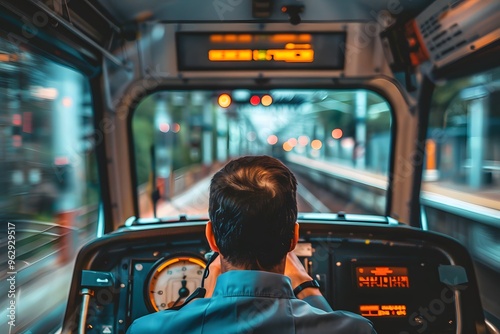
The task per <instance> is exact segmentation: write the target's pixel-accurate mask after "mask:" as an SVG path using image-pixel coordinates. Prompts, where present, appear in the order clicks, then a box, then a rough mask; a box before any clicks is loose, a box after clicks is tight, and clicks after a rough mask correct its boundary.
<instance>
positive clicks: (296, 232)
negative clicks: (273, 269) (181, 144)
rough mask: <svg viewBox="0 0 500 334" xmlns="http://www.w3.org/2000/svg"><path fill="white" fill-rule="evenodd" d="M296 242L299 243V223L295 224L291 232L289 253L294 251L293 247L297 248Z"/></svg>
mask: <svg viewBox="0 0 500 334" xmlns="http://www.w3.org/2000/svg"><path fill="white" fill-rule="evenodd" d="M297 242H299V223H295V228H294V230H293V238H292V242H291V243H290V250H289V252H291V251H293V250H294V249H295V246H297Z"/></svg>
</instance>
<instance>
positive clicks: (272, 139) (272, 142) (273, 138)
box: [267, 135, 278, 145]
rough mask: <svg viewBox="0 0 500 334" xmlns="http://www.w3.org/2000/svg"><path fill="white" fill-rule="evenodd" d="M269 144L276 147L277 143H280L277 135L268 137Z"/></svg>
mask: <svg viewBox="0 0 500 334" xmlns="http://www.w3.org/2000/svg"><path fill="white" fill-rule="evenodd" d="M267 143H268V144H269V145H276V143H278V137H277V136H276V135H270V136H269V137H267Z"/></svg>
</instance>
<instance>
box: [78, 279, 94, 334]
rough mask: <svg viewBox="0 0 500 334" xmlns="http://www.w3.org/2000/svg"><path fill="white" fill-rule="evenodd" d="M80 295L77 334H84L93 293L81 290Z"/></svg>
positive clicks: (88, 290)
mask: <svg viewBox="0 0 500 334" xmlns="http://www.w3.org/2000/svg"><path fill="white" fill-rule="evenodd" d="M80 295H82V296H83V297H82V312H81V313H80V322H79V323H78V334H85V325H86V323H87V313H88V308H89V302H90V297H91V296H93V295H94V291H92V290H90V289H87V288H83V289H82V291H80Z"/></svg>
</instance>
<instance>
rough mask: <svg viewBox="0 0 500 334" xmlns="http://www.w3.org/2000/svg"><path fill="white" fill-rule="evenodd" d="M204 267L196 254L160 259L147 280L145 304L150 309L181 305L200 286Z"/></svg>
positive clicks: (203, 262) (156, 309)
mask: <svg viewBox="0 0 500 334" xmlns="http://www.w3.org/2000/svg"><path fill="white" fill-rule="evenodd" d="M205 267H206V263H205V261H204V260H203V259H202V258H199V257H197V256H196V255H177V256H171V257H167V258H164V259H162V260H160V261H159V262H158V264H157V265H155V266H154V267H153V268H154V271H153V272H151V274H150V277H149V280H148V282H147V286H146V289H147V294H146V296H147V297H146V298H147V299H148V300H147V301H146V304H148V306H149V307H150V309H151V310H152V311H163V310H166V309H169V308H171V307H174V306H178V305H181V304H182V303H183V302H184V300H185V299H186V297H187V296H189V295H190V294H191V293H192V292H193V291H194V290H195V289H196V288H198V287H200V286H201V279H202V277H203V271H204V270H205Z"/></svg>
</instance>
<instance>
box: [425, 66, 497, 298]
mask: <svg viewBox="0 0 500 334" xmlns="http://www.w3.org/2000/svg"><path fill="white" fill-rule="evenodd" d="M499 106H500V68H496V69H493V70H491V71H488V72H485V73H480V74H476V75H472V76H469V77H464V78H460V79H455V80H452V81H448V82H444V83H441V84H440V85H439V86H438V87H436V90H435V92H434V95H433V100H432V109H431V115H430V122H429V128H428V131H427V133H428V136H427V144H426V153H427V155H426V163H425V170H424V174H423V180H424V181H423V184H422V193H421V203H422V209H423V214H424V215H423V217H424V222H425V223H427V225H428V228H429V229H430V230H434V231H438V232H442V233H445V234H448V235H450V236H452V237H454V238H456V239H458V240H460V241H461V242H462V243H463V244H464V245H466V247H467V248H468V249H469V251H470V252H471V255H472V257H473V259H474V260H475V261H476V264H477V270H478V272H479V274H478V275H479V277H481V272H482V271H489V270H494V271H499V270H500V246H499V245H500V219H499V218H498V217H500V132H499V131H498V130H499V129H500V108H499ZM479 283H480V289H481V284H485V283H483V282H481V281H480V282H479ZM484 287H485V288H486V289H488V288H487V285H484ZM484 295H485V296H486V299H488V298H490V296H491V299H492V301H491V303H493V304H496V305H497V306H496V307H498V300H499V299H498V295H496V296H494V295H492V294H491V293H490V291H489V290H488V292H486V293H485V294H484ZM489 302H490V301H486V303H485V305H489V304H488V303H489Z"/></svg>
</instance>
